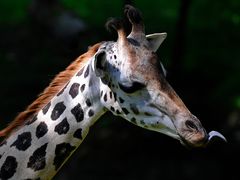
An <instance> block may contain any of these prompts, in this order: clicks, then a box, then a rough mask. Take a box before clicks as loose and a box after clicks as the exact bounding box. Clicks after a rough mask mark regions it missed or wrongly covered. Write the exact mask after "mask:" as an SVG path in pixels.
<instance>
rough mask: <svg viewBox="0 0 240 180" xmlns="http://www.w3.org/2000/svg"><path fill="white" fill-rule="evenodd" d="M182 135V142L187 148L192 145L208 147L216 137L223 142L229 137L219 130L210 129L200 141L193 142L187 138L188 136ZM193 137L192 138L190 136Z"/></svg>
mask: <svg viewBox="0 0 240 180" xmlns="http://www.w3.org/2000/svg"><path fill="white" fill-rule="evenodd" d="M179 137H180V142H181V144H182V145H183V146H185V147H187V148H192V147H207V146H208V145H209V144H211V143H212V142H213V141H215V140H216V139H218V140H221V141H223V142H227V139H226V138H225V137H224V136H223V135H222V134H221V133H220V132H218V131H210V132H209V133H208V134H206V136H205V137H204V138H202V139H201V140H199V141H195V142H192V141H191V140H187V139H188V138H184V137H182V136H179ZM190 139H191V138H190Z"/></svg>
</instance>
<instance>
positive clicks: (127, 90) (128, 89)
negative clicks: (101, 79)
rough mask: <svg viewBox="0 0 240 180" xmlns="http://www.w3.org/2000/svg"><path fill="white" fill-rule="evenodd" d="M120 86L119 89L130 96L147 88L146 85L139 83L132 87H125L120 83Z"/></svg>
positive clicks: (133, 84) (134, 83)
mask: <svg viewBox="0 0 240 180" xmlns="http://www.w3.org/2000/svg"><path fill="white" fill-rule="evenodd" d="M118 85H119V88H120V89H121V90H122V91H124V92H125V93H129V94H131V93H134V92H136V91H138V90H141V89H142V88H144V87H145V85H144V84H142V83H139V82H133V83H132V84H131V86H126V85H123V84H120V83H118Z"/></svg>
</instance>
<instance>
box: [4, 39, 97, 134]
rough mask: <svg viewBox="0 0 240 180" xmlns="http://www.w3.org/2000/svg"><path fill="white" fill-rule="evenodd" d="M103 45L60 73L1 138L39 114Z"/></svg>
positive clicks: (11, 123) (5, 130)
mask: <svg viewBox="0 0 240 180" xmlns="http://www.w3.org/2000/svg"><path fill="white" fill-rule="evenodd" d="M100 45H101V43H97V44H95V45H93V46H92V47H90V48H89V50H88V51H87V52H86V53H84V54H82V55H81V56H79V57H78V58H77V59H76V60H75V61H73V62H72V63H71V64H70V65H69V66H68V67H67V68H66V69H65V70H64V71H62V72H60V73H59V74H58V75H56V76H55V78H54V79H53V80H52V82H51V83H50V84H49V86H48V87H47V88H45V90H44V91H43V92H42V93H41V94H40V95H39V96H38V98H37V99H36V100H35V101H33V103H32V104H30V105H29V106H28V107H27V108H26V110H25V111H23V112H21V113H19V114H18V115H17V117H16V118H15V119H14V120H13V121H12V122H10V123H9V125H8V126H7V127H5V128H4V129H2V130H1V131H0V137H6V136H8V135H9V134H10V133H11V132H13V130H16V129H17V128H18V127H20V126H22V125H23V124H24V123H25V122H26V121H29V120H30V119H31V118H32V117H33V116H34V115H35V114H36V113H37V112H39V111H40V110H41V109H42V108H43V107H44V106H45V105H46V104H47V103H48V102H49V101H50V100H51V99H52V98H53V97H54V96H55V95H56V94H57V93H58V92H59V91H60V90H62V88H63V87H64V86H65V85H66V84H67V82H68V81H69V80H70V79H71V78H72V76H73V75H74V74H75V73H77V71H79V69H81V68H82V67H83V66H84V65H85V64H86V62H87V61H88V60H89V59H90V58H91V57H92V56H93V55H94V54H95V53H96V52H97V50H98V48H99V46H100Z"/></svg>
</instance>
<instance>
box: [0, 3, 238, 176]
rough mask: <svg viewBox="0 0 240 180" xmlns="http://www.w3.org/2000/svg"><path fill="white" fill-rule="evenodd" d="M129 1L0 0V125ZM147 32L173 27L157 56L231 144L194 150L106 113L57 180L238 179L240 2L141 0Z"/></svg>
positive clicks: (97, 37)
mask: <svg viewBox="0 0 240 180" xmlns="http://www.w3.org/2000/svg"><path fill="white" fill-rule="evenodd" d="M127 2H132V1H123V0H115V1H112V0H109V1H108V0H102V1H99V0H91V1H89V0H11V1H9V0H1V1H0V102H1V103H0V120H1V123H0V127H1V128H3V127H4V126H5V125H6V124H7V123H8V122H10V121H11V120H12V119H13V118H14V117H15V116H16V115H17V114H18V112H20V111H22V110H24V108H25V107H26V106H27V105H28V104H30V103H31V102H32V101H33V100H34V99H35V98H36V96H37V94H39V93H40V92H41V91H42V90H43V89H44V88H45V87H46V86H47V85H48V83H49V82H50V81H51V79H52V78H53V77H54V76H55V75H56V74H57V73H58V72H59V71H61V70H63V69H64V68H65V67H67V65H68V64H69V63H70V62H72V61H73V60H74V59H75V58H76V57H77V56H79V55H80V54H82V53H83V52H85V51H86V50H87V47H88V46H89V45H92V44H95V43H96V42H99V41H102V40H112V39H113V38H114V36H113V35H110V34H109V33H108V32H107V31H106V30H105V29H104V23H105V22H106V20H107V19H108V18H109V17H111V16H121V15H122V8H123V5H124V3H127ZM132 3H133V4H135V5H136V6H137V7H138V8H139V9H140V10H141V11H142V13H143V16H144V20H145V25H146V32H147V33H154V32H167V33H168V38H167V39H166V40H165V42H164V43H163V45H162V47H161V48H160V49H159V51H158V54H159V57H160V59H161V60H162V62H163V64H164V65H165V67H166V69H167V70H168V77H167V79H168V81H169V82H170V84H171V85H172V86H173V87H174V89H175V90H176V91H177V93H178V94H179V96H180V97H181V98H182V100H183V101H184V102H185V104H186V105H187V106H188V108H189V109H190V110H191V112H192V113H193V114H195V115H196V116H197V117H199V119H200V120H201V122H202V124H203V125H204V127H205V128H206V129H207V131H210V130H218V131H220V132H221V133H223V134H224V135H225V136H226V138H227V139H228V143H223V142H221V141H215V142H213V143H212V144H211V145H210V146H209V147H208V148H204V149H202V148H200V149H191V150H189V149H186V148H185V147H183V146H181V144H180V143H179V142H177V141H176V140H174V139H171V138H169V137H167V136H165V135H162V134H159V133H156V132H151V131H147V130H145V129H141V128H139V127H136V126H134V125H132V124H130V123H128V122H127V121H125V120H122V119H120V118H116V117H114V116H113V115H111V114H106V115H105V116H104V117H103V118H101V119H100V120H99V121H98V122H97V123H96V125H95V126H94V127H93V128H92V129H91V131H90V133H89V135H88V136H87V138H86V139H85V141H84V142H83V143H82V145H81V146H80V148H79V149H78V150H77V152H76V153H75V154H74V155H73V156H72V158H71V159H70V160H69V161H68V163H67V164H66V165H65V166H64V167H63V168H62V169H61V170H60V172H59V173H58V175H57V176H56V177H55V178H54V179H55V180H64V179H69V180H73V179H87V180H100V179H105V180H108V179H109V180H112V179H114V180H115V179H116V180H157V179H164V180H175V179H184V180H188V179H194V180H200V179H201V180H202V179H205V180H206V179H218V180H219V179H228V180H235V179H240V173H239V160H240V158H239V157H240V80H239V78H240V60H239V58H240V1H239V0H145V1H144V0H135V1H134V2H132Z"/></svg>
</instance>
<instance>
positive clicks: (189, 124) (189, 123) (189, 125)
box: [185, 120, 198, 131]
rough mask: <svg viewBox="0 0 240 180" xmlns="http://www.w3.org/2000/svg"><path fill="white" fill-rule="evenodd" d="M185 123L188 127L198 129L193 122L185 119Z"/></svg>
mask: <svg viewBox="0 0 240 180" xmlns="http://www.w3.org/2000/svg"><path fill="white" fill-rule="evenodd" d="M185 124H186V126H187V127H188V128H190V129H193V130H196V131H198V127H197V126H196V125H195V124H194V122H192V121H190V120H187V121H186V122H185Z"/></svg>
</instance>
